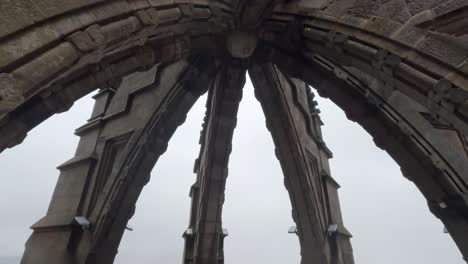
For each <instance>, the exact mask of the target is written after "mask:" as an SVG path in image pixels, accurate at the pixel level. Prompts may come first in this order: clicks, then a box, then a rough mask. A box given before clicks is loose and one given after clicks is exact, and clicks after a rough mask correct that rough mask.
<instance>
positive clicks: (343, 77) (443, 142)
mask: <svg viewBox="0 0 468 264" xmlns="http://www.w3.org/2000/svg"><path fill="white" fill-rule="evenodd" d="M269 56H271V57H270V58H271V60H272V61H274V62H275V63H277V64H278V65H279V66H280V68H281V69H282V70H284V71H285V72H287V73H288V74H289V75H290V76H292V77H296V78H299V79H301V80H304V81H305V82H306V83H308V84H309V85H311V86H312V87H313V88H315V89H317V91H318V92H319V94H320V95H322V96H324V97H327V98H330V99H331V100H332V101H333V102H334V103H335V104H336V105H337V106H339V107H340V108H341V109H342V110H343V111H344V112H345V113H346V115H347V117H348V118H349V119H350V120H352V121H354V122H357V123H359V124H360V125H361V126H362V127H363V128H364V129H365V130H366V131H367V132H368V133H369V134H370V135H371V136H372V137H373V139H374V142H375V143H376V145H377V146H378V147H380V148H382V149H383V150H385V151H387V152H388V153H389V155H390V156H391V157H392V158H393V159H394V160H395V161H396V162H397V163H398V164H399V166H400V167H401V170H402V172H403V175H405V177H407V178H408V179H409V180H410V181H413V182H414V183H415V184H416V186H417V187H418V188H419V190H420V191H421V192H422V193H423V195H424V196H425V197H426V199H427V200H428V205H429V209H430V210H431V212H432V213H433V214H434V215H435V216H436V217H438V218H440V219H441V220H442V222H444V224H445V225H446V228H447V229H448V231H449V232H450V234H451V235H452V237H453V238H454V240H455V242H456V244H457V246H458V247H459V248H460V250H461V252H462V254H463V255H464V257H465V258H466V257H467V256H466V247H467V242H466V236H465V235H463V234H464V233H465V232H466V230H467V229H466V228H467V227H468V222H467V214H466V212H467V203H466V193H467V183H468V180H467V178H466V175H468V174H467V172H468V166H467V164H466V162H464V160H465V159H466V157H468V152H467V149H466V136H464V135H463V133H460V132H459V131H457V130H454V129H453V128H451V127H450V126H447V127H444V125H443V124H442V123H438V122H435V121H434V120H433V119H432V118H430V117H428V115H427V112H428V110H427V108H424V107H423V106H421V105H418V104H417V103H415V102H414V101H411V99H409V98H408V97H406V96H405V95H403V94H401V93H396V94H394V95H393V96H390V97H388V96H387V97H386V94H385V93H384V91H385V90H384V89H379V88H381V87H380V86H379V85H372V84H375V82H373V81H374V80H373V79H372V78H369V77H368V75H365V74H364V73H362V72H359V71H356V69H354V68H351V69H349V68H348V69H346V68H343V67H340V66H339V65H337V64H335V63H334V62H333V61H330V60H327V59H325V58H323V57H321V56H319V55H316V57H314V59H313V60H304V59H297V58H294V57H292V56H290V55H288V54H284V53H280V52H278V51H271V53H270V55H269ZM449 204H451V205H449Z"/></svg>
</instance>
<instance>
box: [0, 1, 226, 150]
mask: <svg viewBox="0 0 468 264" xmlns="http://www.w3.org/2000/svg"><path fill="white" fill-rule="evenodd" d="M14 2H15V1H11V3H10V1H8V2H6V3H5V8H8V7H13V6H14ZM16 5H18V6H14V7H16V9H14V11H15V12H11V13H7V14H5V17H3V19H4V20H6V21H7V23H6V24H7V26H5V27H4V28H2V29H3V32H2V34H1V35H0V49H1V51H0V54H1V62H0V84H1V86H2V89H1V90H0V119H1V121H0V133H1V134H2V135H3V136H2V139H1V140H0V141H1V142H0V151H3V150H4V149H5V148H8V147H12V146H14V145H16V144H19V143H21V141H22V140H23V139H24V138H25V137H26V134H27V132H28V131H29V130H30V129H32V128H34V127H35V126H36V125H38V124H39V123H40V122H42V121H44V120H45V119H47V118H48V117H50V116H51V115H53V114H55V113H60V112H63V111H66V110H68V109H69V108H70V107H71V106H72V105H73V103H74V102H75V101H76V100H78V99H79V98H81V97H82V96H84V95H86V94H88V93H90V92H91V91H93V90H95V89H97V88H99V87H100V88H106V87H114V88H116V87H117V86H118V84H119V82H120V81H121V79H122V77H124V76H126V75H128V74H130V73H132V72H135V71H142V70H145V69H148V68H150V67H152V66H153V65H155V64H157V63H161V62H173V61H176V60H180V59H184V58H188V56H189V55H190V54H194V53H198V52H200V51H201V50H205V51H207V50H209V51H210V53H211V55H212V56H215V55H216V54H217V51H218V50H219V49H218V47H216V45H215V43H218V42H219V41H215V40H216V39H217V38H219V36H220V34H221V33H222V32H225V31H227V28H228V27H229V21H230V20H229V19H228V17H229V16H230V12H231V11H230V10H231V6H230V5H229V4H226V3H223V2H222V1H210V3H208V2H206V1H201V2H200V3H196V4H195V3H193V1H177V3H174V1H140V0H136V1H100V0H90V1H67V2H63V1H51V2H50V3H45V2H44V3H39V4H36V5H31V4H29V3H26V1H25V2H24V3H23V2H21V3H18V4H16ZM9 10H11V9H9ZM29 21H36V23H30V22H29Z"/></svg>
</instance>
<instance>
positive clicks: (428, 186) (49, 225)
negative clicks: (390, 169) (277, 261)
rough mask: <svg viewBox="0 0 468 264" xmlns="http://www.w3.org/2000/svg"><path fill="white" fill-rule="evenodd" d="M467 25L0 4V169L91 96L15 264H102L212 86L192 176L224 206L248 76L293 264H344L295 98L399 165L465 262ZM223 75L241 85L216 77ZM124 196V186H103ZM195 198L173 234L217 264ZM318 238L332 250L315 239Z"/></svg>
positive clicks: (431, 1) (75, 3) (355, 9)
mask: <svg viewBox="0 0 468 264" xmlns="http://www.w3.org/2000/svg"><path fill="white" fill-rule="evenodd" d="M467 10H468V4H467V3H466V1H464V0H406V1H404V0H310V1H302V0H293V1H287V2H285V1H277V0H261V1H254V2H252V1H247V0H237V1H234V0H232V1H230V0H177V1H176V0H163V1H161V0H149V1H143V0H132V1H123V0H111V1H102V0H65V1H63V0H41V1H33V0H19V1H12V0H4V1H0V24H1V25H2V26H1V27H0V151H3V150H4V149H5V148H8V147H13V146H15V145H17V144H19V143H21V141H22V140H23V139H24V138H25V137H26V135H27V133H28V131H29V130H31V129H32V128H34V127H35V126H37V125H38V124H39V123H41V122H42V121H44V120H45V119H47V118H49V117H50V116H51V115H53V114H55V113H58V112H64V111H66V110H68V109H69V108H70V107H71V106H72V105H73V103H74V102H75V101H76V100H78V99H79V98H81V97H82V96H84V95H86V94H88V93H90V92H92V91H94V90H96V89H98V88H100V89H101V90H100V92H99V94H98V95H96V96H95V99H96V106H95V109H94V111H93V115H92V118H91V119H90V120H89V123H88V124H86V125H84V126H83V127H81V128H79V129H78V130H77V131H76V133H77V135H80V136H81V142H80V145H79V147H78V150H77V154H76V157H74V158H73V159H71V160H70V161H69V162H67V163H65V164H63V165H62V166H61V167H60V169H61V177H60V180H59V182H58V184H57V188H56V191H55V194H54V196H53V199H52V202H51V209H50V210H49V212H48V214H47V215H46V217H44V218H43V219H42V220H40V221H39V222H38V223H37V224H36V225H34V233H33V235H32V237H31V239H30V240H29V241H28V244H27V249H26V252H25V256H24V258H23V264H29V263H52V264H59V263H60V264H67V263H100V264H101V263H102V264H106V263H112V261H113V257H114V254H115V252H116V250H117V246H118V243H119V241H120V237H121V234H122V232H123V228H124V227H125V224H126V221H127V220H128V219H129V217H131V215H132V214H133V212H134V204H135V201H136V199H137V198H138V194H139V192H140V191H141V188H142V186H143V185H144V184H145V182H146V181H147V180H148V175H149V170H150V169H151V168H152V166H153V165H154V163H155V162H156V160H157V158H158V157H159V155H161V154H162V153H163V152H164V150H165V149H166V147H167V141H168V140H169V138H170V135H171V134H172V132H173V131H174V130H175V128H176V127H177V125H178V124H180V123H181V122H182V121H183V120H184V118H185V113H186V111H188V109H189V108H190V106H191V104H192V103H193V102H194V101H195V100H196V98H198V96H199V95H200V94H201V93H203V92H204V91H206V90H207V89H208V86H209V85H208V84H209V83H210V80H216V82H215V83H216V85H215V87H214V86H213V85H212V86H211V87H212V91H211V92H210V94H211V97H213V94H218V95H220V96H221V97H222V98H224V99H222V98H217V99H216V100H214V101H211V102H210V104H211V106H210V107H213V108H214V109H219V112H217V113H216V114H214V115H210V116H209V117H207V120H206V127H205V130H204V131H205V132H206V131H211V130H216V129H214V128H215V127H216V128H217V129H218V130H216V131H218V132H217V133H215V134H214V135H211V136H207V135H206V134H203V138H204V136H207V138H204V139H203V140H202V150H201V153H202V154H203V153H205V154H206V155H205V154H203V155H202V154H201V156H200V158H199V160H198V163H196V164H197V166H196V168H197V169H196V172H197V173H198V176H199V177H200V178H203V179H210V181H212V182H213V186H212V187H213V188H212V189H210V190H211V191H212V193H207V192H203V191H202V192H201V193H198V194H199V195H201V196H204V195H205V196H206V195H208V196H209V197H211V198H213V199H211V202H213V201H217V202H218V203H222V201H223V199H224V196H223V195H224V194H223V186H224V178H225V177H226V176H227V169H226V168H227V158H228V156H229V154H228V153H229V151H230V137H231V135H232V130H233V128H234V126H235V113H236V111H237V105H238V100H240V98H239V93H240V91H239V90H236V89H234V87H238V88H239V89H240V87H241V86H242V80H243V78H242V76H241V75H242V74H243V70H245V68H246V67H247V65H248V67H250V71H251V72H252V74H253V76H254V77H253V79H254V83H255V89H256V91H257V96H258V98H259V100H260V101H261V103H262V106H263V109H264V111H265V113H266V119H267V121H268V122H267V123H268V127H269V129H270V131H271V133H272V136H273V138H274V141H275V144H276V147H277V156H278V159H279V160H280V162H281V164H282V167H283V171H284V174H285V179H286V181H285V184H286V188H287V189H288V191H289V193H290V196H291V200H292V201H293V204H294V213H293V217H294V220H295V221H296V223H297V225H298V235H299V237H300V238H301V245H302V249H301V254H302V257H303V263H312V262H314V261H320V263H333V264H349V263H353V259H352V248H351V245H350V243H349V236H350V234H349V232H348V231H347V230H346V228H345V227H344V224H343V221H342V217H341V213H340V211H339V204H338V196H337V192H336V188H338V187H339V185H337V184H336V182H334V181H333V180H332V178H331V176H330V173H329V171H330V170H329V165H328V162H327V159H328V158H330V157H331V156H332V154H331V152H330V151H329V150H328V149H327V147H326V145H325V144H324V142H323V140H322V138H321V131H320V125H321V121H320V118H319V115H318V114H319V113H318V112H319V111H318V109H317V108H316V107H315V103H314V100H313V94H312V93H311V92H310V91H309V90H308V88H307V87H306V85H305V83H308V84H311V85H312V86H313V87H314V88H315V89H317V91H318V92H319V94H321V95H323V96H326V97H329V98H330V99H331V100H332V101H333V102H335V103H336V104H337V105H338V106H340V107H341V108H342V109H343V110H344V111H345V113H346V115H347V116H348V117H349V119H351V120H353V121H356V122H358V123H359V124H360V125H362V126H363V127H364V128H365V129H366V130H367V131H368V132H369V133H370V134H371V135H372V137H373V138H374V142H375V143H376V145H377V146H379V147H381V148H382V149H385V150H386V151H387V152H388V153H389V154H390V155H391V156H392V157H393V158H394V159H395V161H396V162H397V163H398V164H399V166H400V167H401V169H402V171H403V173H404V175H405V177H407V178H408V179H410V180H411V181H413V182H414V183H415V184H416V185H417V187H418V188H419V189H420V190H421V192H422V193H423V194H424V196H425V197H426V199H427V200H428V204H429V207H430V209H431V211H432V212H433V213H434V215H435V216H436V217H438V218H440V219H441V220H442V221H443V223H444V224H445V225H446V227H447V229H448V231H449V232H450V234H451V235H452V237H453V238H454V240H455V242H456V243H457V245H458V247H459V248H460V250H461V252H462V254H463V255H464V257H465V259H467V258H468V241H467V238H466V235H464V234H466V233H468V220H467V219H468V217H467V214H466V212H467V211H468V196H467V194H468V179H467V178H466V177H467V175H468V173H467V170H468V168H467V167H466V164H468V156H467V153H466V149H467V145H466V144H467V143H466V138H467V135H468V110H467V109H468V67H467V65H468V63H467V62H468V41H467V35H468V30H467V28H468V19H467V14H468V11H467ZM233 36H234V37H233ZM235 36H241V37H239V38H237V37H235ZM233 57H234V58H233ZM239 58H242V59H246V58H247V60H240V61H239V60H238V59H239ZM233 63H234V65H236V67H238V69H243V70H240V71H237V70H236V71H230V70H227V71H226V69H228V68H229V67H231V66H232V65H233ZM272 63H273V64H275V65H273V64H272ZM155 65H157V66H155ZM177 65H178V66H177ZM229 65H230V66H229ZM184 69H190V70H187V71H184ZM231 70H232V69H231ZM138 71H143V72H144V73H135V72H138ZM184 76H185V77H184ZM215 76H218V77H216V78H215ZM220 76H221V77H220ZM220 80H221V81H220ZM300 80H302V81H303V82H302V81H300ZM304 82H305V83H304ZM225 85H228V86H229V87H230V88H229V89H231V88H233V90H229V89H227V88H226V87H225ZM119 87H120V88H119ZM213 87H214V88H213ZM224 88H226V89H224ZM222 100H225V101H226V102H225V103H223V104H220V105H218V104H217V102H221V101H222ZM273 106H275V107H273ZM158 107H159V108H158ZM285 108H288V109H290V110H291V112H287V111H285V110H284V109H285ZM288 113H289V114H288ZM279 120H282V122H280V121H279ZM145 124H150V125H148V126H147V125H145ZM149 127H151V129H149ZM148 129H149V130H148ZM293 130H294V131H297V132H298V133H297V134H295V135H294V134H293V133H292V131H293ZM98 132H99V133H98ZM127 132H130V133H127ZM205 132H204V133H205ZM208 145H215V146H217V149H215V150H216V151H219V153H224V154H223V155H221V156H223V157H224V160H223V162H219V160H216V159H215V158H214V157H211V156H210V155H208V152H209V151H207V150H206V149H205V147H206V146H208ZM148 146H151V148H148ZM222 150H226V152H223V151H222ZM216 151H215V152H216ZM119 153H120V154H119ZM210 153H211V152H210ZM216 153H218V152H216ZM284 153H292V154H293V155H290V156H288V155H285V154H284ZM123 157H128V159H124V158H123ZM292 157H295V158H292ZM319 157H321V158H319ZM323 157H325V158H323ZM318 160H320V161H321V162H318ZM127 161H128V162H127ZM206 164H208V165H209V166H208V167H210V168H211V170H210V171H207V170H206V168H203V165H206ZM294 167H295V168H296V169H293V168H294ZM113 168H114V169H115V168H120V169H115V170H113ZM298 168H300V169H298ZM97 175H103V176H101V177H98V176H97ZM121 178H126V179H127V178H128V179H129V180H128V181H125V182H127V183H128V184H116V185H112V184H111V183H113V182H115V181H116V180H118V179H121ZM305 180H307V181H310V182H311V184H310V185H307V186H309V187H308V188H305V189H304V188H302V185H301V182H303V181H305ZM88 183H90V184H89V185H88ZM199 187H200V186H197V185H194V188H193V190H192V191H193V194H194V195H195V196H197V195H198V194H197V192H198V191H197V190H198V189H197V188H199ZM107 194H109V195H112V197H114V198H115V199H108V196H106V195H107ZM324 194H327V195H324ZM322 196H323V197H327V198H323V197H322ZM109 197H111V196H109ZM321 197H322V198H321ZM192 198H193V199H194V201H199V202H196V204H195V205H194V208H195V209H196V210H200V212H203V214H202V215H201V217H200V218H196V219H195V220H196V221H197V224H191V226H190V227H191V229H192V230H191V231H190V232H186V234H187V236H186V239H187V241H186V259H185V261H186V263H196V264H204V263H210V264H211V263H223V262H224V258H223V254H222V246H223V239H224V236H225V232H224V231H223V229H222V228H221V222H220V211H221V210H220V209H215V206H214V205H213V204H211V203H210V202H205V201H204V200H203V199H202V200H203V201H202V200H198V198H196V197H194V196H193V197H192ZM321 199H322V200H321ZM208 200H210V199H208ZM322 201H327V202H322ZM440 204H444V207H443V208H441V207H440V206H439V205H440ZM78 205H79V206H78ZM83 208H85V209H83ZM98 208H105V209H103V210H104V211H105V213H102V214H101V213H96V212H98V211H99V210H98ZM96 210H97V211H96ZM106 210H108V211H106ZM205 213H206V214H205ZM204 214H205V216H210V217H213V216H216V217H215V219H217V220H216V221H215V222H216V223H215V224H214V223H212V222H209V221H207V218H206V217H203V215H204ZM75 216H86V217H88V218H89V220H90V221H91V224H92V225H93V230H92V231H90V230H88V231H80V229H79V228H77V226H76V223H74V222H73V221H74V220H73V219H74V217H75ZM195 220H194V221H195ZM210 220H211V218H210ZM218 220H219V221H218ZM332 224H333V225H336V235H334V236H333V237H332V238H329V237H325V236H324V233H323V232H324V230H327V228H328V227H329V225H332ZM193 231H195V233H193ZM200 231H201V232H200ZM191 232H192V233H191ZM189 234H191V236H192V238H194V237H196V238H197V239H196V241H195V240H194V241H192V240H191V238H190V237H189ZM330 239H332V240H333V243H329V242H324V241H330ZM197 241H198V242H197ZM332 244H333V246H332ZM90 252H95V253H94V254H90ZM332 256H333V257H332ZM337 256H338V258H337V259H334V258H335V257H337ZM193 261H195V262H193Z"/></svg>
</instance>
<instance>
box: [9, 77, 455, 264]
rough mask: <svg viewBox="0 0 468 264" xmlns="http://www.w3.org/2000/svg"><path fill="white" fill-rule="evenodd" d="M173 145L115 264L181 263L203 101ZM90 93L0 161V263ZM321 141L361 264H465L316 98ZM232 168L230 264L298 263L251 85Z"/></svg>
mask: <svg viewBox="0 0 468 264" xmlns="http://www.w3.org/2000/svg"><path fill="white" fill-rule="evenodd" d="M202 99H203V100H200V101H199V102H198V103H197V104H196V105H195V107H194V108H193V109H192V111H191V112H190V114H189V117H188V118H187V121H186V123H185V124H184V125H183V126H181V127H180V128H179V130H178V131H177V132H176V134H175V135H174V137H173V138H172V140H171V142H170V144H169V148H168V151H167V152H166V153H165V154H164V155H163V157H162V158H161V159H160V160H159V162H158V164H157V165H156V167H155V169H154V170H153V173H152V179H151V182H150V183H149V184H148V185H147V186H146V188H145V190H144V191H143V193H142V195H141V197H140V200H139V202H138V204H137V211H136V214H135V216H134V218H133V219H132V220H130V225H131V226H132V227H133V228H134V229H135V230H134V231H133V232H128V231H127V232H126V233H125V235H124V238H123V240H122V244H121V246H120V249H119V254H118V255H117V259H116V263H117V264H127V263H139V264H154V263H164V264H166V263H167V264H169V263H181V262H182V250H183V239H182V237H181V235H182V233H183V232H184V230H185V229H186V228H187V225H188V219H189V208H190V198H189V196H188V193H189V189H190V186H191V185H192V184H193V183H194V181H195V175H194V174H193V173H192V168H193V162H194V160H195V158H196V157H197V156H198V151H199V145H198V138H199V135H200V133H199V132H200V129H201V123H202V119H203V115H204V112H205V101H204V100H205V99H206V98H202ZM92 104H93V100H92V99H91V98H90V97H89V96H88V97H86V98H84V99H82V100H80V101H79V102H77V103H76V104H75V106H74V107H73V108H72V109H71V110H70V111H69V112H67V113H65V114H61V115H56V116H54V117H53V118H51V119H49V120H47V121H46V122H44V123H43V124H41V125H40V126H39V127H37V128H36V129H34V130H33V131H32V132H30V134H29V136H28V137H27V138H26V140H25V141H24V143H23V144H22V145H20V146H17V147H15V148H13V149H10V150H6V151H4V152H3V153H1V154H0V168H1V170H0V176H1V177H2V184H1V185H0V216H1V218H0V256H19V255H21V254H22V252H23V250H24V242H25V241H26V240H27V238H28V237H29V235H30V232H31V231H30V230H29V226H30V225H31V224H33V223H34V222H35V221H37V220H38V219H40V218H41V217H42V216H44V214H45V212H46V209H47V206H48V204H49V200H50V197H51V194H52V191H53V189H54V186H55V183H56V181H57V178H58V175H59V173H58V171H57V170H56V169H55V168H56V167H57V165H59V164H60V163H62V162H63V161H65V160H68V159H69V158H71V157H72V156H73V153H74V151H75V148H76V145H77V142H78V138H77V137H76V136H74V135H73V131H74V129H75V128H77V127H78V126H80V125H82V124H84V123H85V121H86V119H87V118H89V115H90V111H91V108H92ZM319 108H320V109H321V111H322V119H323V120H324V123H325V126H324V127H323V130H324V131H323V132H324V138H325V141H326V143H327V145H328V146H329V148H330V149H331V150H332V151H333V153H334V158H333V159H332V160H331V166H332V175H333V177H335V179H336V180H337V181H338V182H339V183H340V184H341V186H342V188H341V189H340V198H341V205H342V210H343V216H344V221H345V225H346V226H347V228H348V229H349V230H350V231H351V233H353V235H354V238H353V239H352V243H353V247H354V256H355V260H356V263H357V264H395V263H398V264H423V263H424V264H442V263H443V264H463V263H464V261H463V260H462V257H461V254H460V253H459V251H458V249H457V248H456V246H455V244H454V242H453V241H452V240H451V238H450V236H449V235H447V234H444V233H443V232H442V230H443V224H442V223H441V222H440V221H439V220H438V219H436V218H435V217H434V216H433V215H432V214H431V213H430V212H429V210H428V208H427V204H426V201H425V200H424V198H423V197H422V195H421V194H420V193H419V191H418V190H417V189H416V188H415V187H414V185H413V184H412V183H411V182H409V181H407V180H406V179H405V178H404V177H403V176H402V175H401V172H400V170H399V167H398V166H397V164H396V163H395V162H394V161H393V160H392V159H391V158H390V157H389V156H388V155H387V154H386V153H385V152H383V151H382V150H380V149H378V148H377V147H375V146H374V144H373V142H372V139H371V137H370V136H369V135H368V134H367V133H366V132H365V131H364V130H363V129H362V128H361V127H360V126H359V125H357V124H355V123H352V122H351V121H348V120H347V119H346V117H345V115H344V113H343V112H342V111H341V110H340V109H338V108H337V107H336V106H335V105H333V104H332V103H331V102H329V101H327V100H325V99H319ZM238 119H239V120H238V126H237V128H236V130H235V134H234V142H233V152H232V155H231V160H230V164H229V178H228V181H227V187H226V202H225V205H224V211H223V222H224V227H225V228H227V229H228V230H229V236H228V237H227V238H226V240H225V259H226V261H225V262H226V263H227V264H236V263H243V264H256V263H271V264H285V263H299V260H300V256H299V243H298V239H297V237H296V236H295V235H290V234H288V233H287V231H288V228H289V227H290V226H291V225H293V224H294V223H293V221H292V218H291V205H290V202H289V197H288V194H287V192H286V189H285V188H284V186H283V179H282V178H283V175H282V172H281V168H280V166H279V163H278V161H277V159H276V158H275V155H274V151H273V149H274V147H273V141H272V139H271V136H270V134H269V133H268V131H267V129H266V127H265V118H264V116H263V112H262V110H261V108H260V105H259V103H258V102H257V101H256V99H255V98H254V95H253V90H252V85H251V83H250V81H248V83H247V85H246V87H245V89H244V99H243V101H242V102H241V105H240V110H239V117H238Z"/></svg>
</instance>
